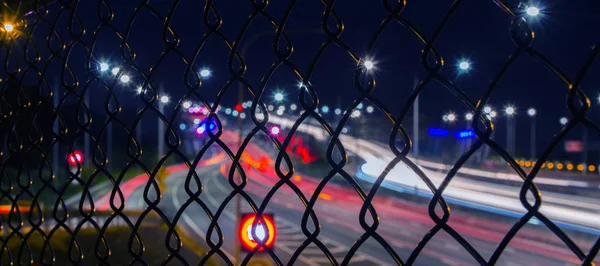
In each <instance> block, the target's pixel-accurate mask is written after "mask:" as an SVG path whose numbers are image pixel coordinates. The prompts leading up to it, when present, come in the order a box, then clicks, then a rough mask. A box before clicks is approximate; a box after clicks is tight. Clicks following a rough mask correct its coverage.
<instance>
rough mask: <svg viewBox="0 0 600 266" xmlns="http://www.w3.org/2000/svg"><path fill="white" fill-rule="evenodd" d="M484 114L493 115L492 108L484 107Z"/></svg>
mask: <svg viewBox="0 0 600 266" xmlns="http://www.w3.org/2000/svg"><path fill="white" fill-rule="evenodd" d="M483 112H484V113H486V114H489V113H491V112H492V107H489V106H485V107H483Z"/></svg>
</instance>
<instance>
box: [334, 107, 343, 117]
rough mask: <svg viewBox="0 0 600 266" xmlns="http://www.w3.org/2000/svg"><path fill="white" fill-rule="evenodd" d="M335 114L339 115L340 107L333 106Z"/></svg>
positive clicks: (340, 112)
mask: <svg viewBox="0 0 600 266" xmlns="http://www.w3.org/2000/svg"><path fill="white" fill-rule="evenodd" d="M333 112H334V113H335V114H336V115H341V114H342V110H341V109H340V108H335V111H333Z"/></svg>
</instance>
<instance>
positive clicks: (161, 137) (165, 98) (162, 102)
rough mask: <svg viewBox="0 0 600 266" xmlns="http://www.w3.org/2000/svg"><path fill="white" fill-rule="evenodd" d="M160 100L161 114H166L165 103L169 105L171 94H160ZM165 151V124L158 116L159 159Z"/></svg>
mask: <svg viewBox="0 0 600 266" xmlns="http://www.w3.org/2000/svg"><path fill="white" fill-rule="evenodd" d="M158 100H159V103H158V112H159V113H160V114H162V115H164V113H165V105H167V104H168V103H169V100H170V99H169V96H167V95H160V96H159V98H158ZM164 153H165V124H164V123H163V121H162V120H161V119H160V117H158V160H160V158H161V157H162V156H163V155H164Z"/></svg>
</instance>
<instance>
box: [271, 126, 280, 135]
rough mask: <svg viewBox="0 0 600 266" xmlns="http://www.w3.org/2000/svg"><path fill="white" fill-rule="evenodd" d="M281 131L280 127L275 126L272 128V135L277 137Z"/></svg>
mask: <svg viewBox="0 0 600 266" xmlns="http://www.w3.org/2000/svg"><path fill="white" fill-rule="evenodd" d="M279 131H280V130H279V127H278V126H273V127H272V128H271V134H273V135H277V134H279Z"/></svg>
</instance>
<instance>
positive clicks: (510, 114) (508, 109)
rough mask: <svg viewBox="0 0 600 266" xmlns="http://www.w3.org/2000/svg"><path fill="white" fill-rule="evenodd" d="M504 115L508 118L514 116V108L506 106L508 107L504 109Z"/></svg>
mask: <svg viewBox="0 0 600 266" xmlns="http://www.w3.org/2000/svg"><path fill="white" fill-rule="evenodd" d="M504 113H506V114H507V115H509V116H512V115H514V114H515V108H514V107H512V106H508V107H506V108H504Z"/></svg>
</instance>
